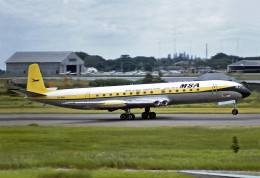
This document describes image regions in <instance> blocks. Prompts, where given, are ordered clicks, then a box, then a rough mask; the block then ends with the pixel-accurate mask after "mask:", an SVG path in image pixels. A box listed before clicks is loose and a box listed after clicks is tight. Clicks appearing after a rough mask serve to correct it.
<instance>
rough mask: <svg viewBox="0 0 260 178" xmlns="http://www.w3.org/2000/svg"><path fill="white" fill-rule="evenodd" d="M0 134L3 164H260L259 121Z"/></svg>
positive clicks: (0, 163)
mask: <svg viewBox="0 0 260 178" xmlns="http://www.w3.org/2000/svg"><path fill="white" fill-rule="evenodd" d="M0 135H1V139H0V145H1V149H0V157H1V159H0V169H1V170H10V169H34V168H43V167H49V168H68V169H88V170H95V169H102V168H115V169H126V168H127V169H131V168H132V169H141V170H142V169H161V170H167V169H168V170H179V169H210V170H212V169H213V170H258V171H259V170H260V151H259V150H260V127H250V128H247V127H225V128H207V127H145V128H136V127H121V128H120V127H119V128H118V127H87V128H86V127H41V126H27V127H0ZM234 136H236V137H237V138H238V144H239V146H240V150H239V152H238V153H234V152H233V150H232V149H231V145H232V144H233V143H232V138H233V137H234Z"/></svg>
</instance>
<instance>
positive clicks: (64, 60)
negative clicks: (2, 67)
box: [5, 51, 85, 75]
mask: <svg viewBox="0 0 260 178" xmlns="http://www.w3.org/2000/svg"><path fill="white" fill-rule="evenodd" d="M5 63H6V74H10V75H26V74H27V73H28V66H29V65H30V64H33V63H38V64H39V66H40V69H41V72H42V74H43V75H58V74H75V75H80V74H81V73H83V72H85V68H84V62H83V61H82V60H81V58H80V57H78V56H77V55H76V54H75V53H74V52H70V51H60V52H16V53H14V54H13V55H12V56H11V57H10V58H9V59H7V60H6V61H5Z"/></svg>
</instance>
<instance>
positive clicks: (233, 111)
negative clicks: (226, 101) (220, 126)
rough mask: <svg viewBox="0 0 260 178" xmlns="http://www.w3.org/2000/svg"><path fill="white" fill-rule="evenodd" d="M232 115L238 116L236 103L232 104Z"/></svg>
mask: <svg viewBox="0 0 260 178" xmlns="http://www.w3.org/2000/svg"><path fill="white" fill-rule="evenodd" d="M232 114H233V115H237V114H238V110H237V104H236V102H234V109H233V110H232Z"/></svg>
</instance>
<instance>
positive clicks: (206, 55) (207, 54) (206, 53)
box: [206, 43, 208, 59]
mask: <svg viewBox="0 0 260 178" xmlns="http://www.w3.org/2000/svg"><path fill="white" fill-rule="evenodd" d="M206 59H208V43H206Z"/></svg>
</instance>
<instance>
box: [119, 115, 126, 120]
mask: <svg viewBox="0 0 260 178" xmlns="http://www.w3.org/2000/svg"><path fill="white" fill-rule="evenodd" d="M127 118H128V117H127V115H126V114H121V115H120V119H121V120H126V119H127Z"/></svg>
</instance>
